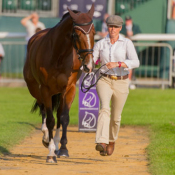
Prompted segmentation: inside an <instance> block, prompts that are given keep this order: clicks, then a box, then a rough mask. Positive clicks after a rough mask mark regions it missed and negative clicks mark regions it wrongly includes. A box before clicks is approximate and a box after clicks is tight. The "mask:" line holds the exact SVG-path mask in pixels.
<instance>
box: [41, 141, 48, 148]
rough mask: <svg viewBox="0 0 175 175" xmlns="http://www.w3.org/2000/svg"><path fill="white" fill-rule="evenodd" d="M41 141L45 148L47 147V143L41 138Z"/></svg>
mask: <svg viewBox="0 0 175 175" xmlns="http://www.w3.org/2000/svg"><path fill="white" fill-rule="evenodd" d="M42 143H43V145H44V146H45V147H46V148H48V147H49V143H47V142H45V141H44V140H42Z"/></svg>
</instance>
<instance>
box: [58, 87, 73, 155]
mask: <svg viewBox="0 0 175 175" xmlns="http://www.w3.org/2000/svg"><path fill="white" fill-rule="evenodd" d="M75 92H76V87H75V84H74V85H72V86H71V88H69V90H68V92H66V93H65V95H64V96H63V99H62V101H63V103H62V110H61V115H57V117H58V120H57V121H58V123H57V129H59V127H60V124H61V125H62V137H61V141H60V143H61V147H60V149H59V152H58V153H57V155H58V156H64V157H69V154H68V149H67V147H66V144H67V126H68V124H69V110H70V107H71V104H72V102H73V100H74V97H75Z"/></svg>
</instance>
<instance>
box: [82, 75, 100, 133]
mask: <svg viewBox="0 0 175 175" xmlns="http://www.w3.org/2000/svg"><path fill="white" fill-rule="evenodd" d="M93 75H94V72H91V73H90V74H89V76H88V78H86V80H85V81H84V85H85V87H89V85H90V83H91V81H92V77H93ZM85 76H86V74H85V73H82V75H81V77H80V80H79V131H96V128H97V120H98V112H99V98H98V95H97V92H96V87H95V86H94V87H92V88H91V89H90V90H89V91H88V92H86V93H83V92H82V91H81V83H82V81H83V78H84V77H85ZM97 78H98V75H96V76H95V77H94V79H93V83H94V82H96V80H97Z"/></svg>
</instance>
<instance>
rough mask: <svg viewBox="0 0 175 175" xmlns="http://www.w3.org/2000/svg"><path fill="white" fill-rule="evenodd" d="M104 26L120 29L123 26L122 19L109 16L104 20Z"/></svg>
mask: <svg viewBox="0 0 175 175" xmlns="http://www.w3.org/2000/svg"><path fill="white" fill-rule="evenodd" d="M106 24H107V25H109V26H110V25H113V26H117V27H120V26H122V24H123V19H122V18H121V17H120V16H117V15H111V16H109V17H108V18H107V19H106Z"/></svg>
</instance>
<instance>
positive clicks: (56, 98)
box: [31, 93, 61, 114]
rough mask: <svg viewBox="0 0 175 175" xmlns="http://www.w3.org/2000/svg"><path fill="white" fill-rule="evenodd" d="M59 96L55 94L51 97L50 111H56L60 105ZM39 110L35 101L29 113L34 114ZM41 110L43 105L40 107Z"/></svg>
mask: <svg viewBox="0 0 175 175" xmlns="http://www.w3.org/2000/svg"><path fill="white" fill-rule="evenodd" d="M60 97H61V93H60V94H56V95H53V96H52V111H56V110H57V109H58V107H59V105H60ZM38 108H40V105H39V104H38V103H37V101H35V102H34V105H33V106H32V109H31V113H33V112H36V111H37V109H38ZM42 108H43V105H42ZM41 110H42V109H41V108H40V114H41Z"/></svg>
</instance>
